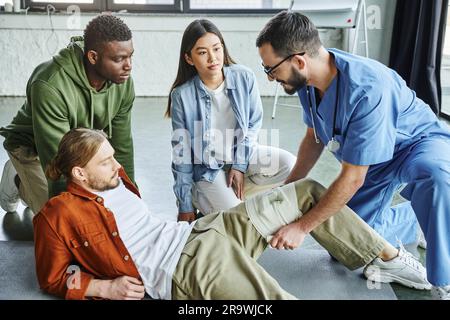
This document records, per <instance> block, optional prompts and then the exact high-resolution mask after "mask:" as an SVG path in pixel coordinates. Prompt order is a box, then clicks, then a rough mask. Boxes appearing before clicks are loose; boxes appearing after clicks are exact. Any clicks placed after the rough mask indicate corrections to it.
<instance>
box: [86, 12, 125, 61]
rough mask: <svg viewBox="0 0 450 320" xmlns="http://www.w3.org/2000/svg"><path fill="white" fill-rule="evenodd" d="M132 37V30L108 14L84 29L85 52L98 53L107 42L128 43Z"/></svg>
mask: <svg viewBox="0 0 450 320" xmlns="http://www.w3.org/2000/svg"><path fill="white" fill-rule="evenodd" d="M131 37H132V35H131V30H130V29H129V28H128V26H127V25H126V24H125V23H124V22H123V21H122V20H121V19H119V18H117V17H115V16H112V15H107V14H103V15H99V16H97V17H95V18H94V19H92V20H91V21H90V22H89V23H88V25H87V26H86V29H84V48H85V49H84V50H85V52H88V51H89V50H95V51H98V50H100V49H101V48H102V46H103V44H104V43H106V42H112V41H128V40H130V39H131Z"/></svg>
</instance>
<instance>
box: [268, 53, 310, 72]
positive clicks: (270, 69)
mask: <svg viewBox="0 0 450 320" xmlns="http://www.w3.org/2000/svg"><path fill="white" fill-rule="evenodd" d="M305 53H306V52H297V53H293V54H290V55H288V56H287V57H286V58H284V59H283V60H281V61H280V62H278V63H277V64H276V65H274V66H273V67H268V66H265V65H264V63H262V66H263V68H264V72H265V73H266V74H267V75H268V76H269V77H272V78H273V77H274V76H273V73H272V72H273V71H274V70H275V69H276V68H278V67H279V66H280V65H281V64H282V63H283V62H285V61H286V60H288V59H290V58H292V57H293V56H297V55H298V56H302V55H304V54H305Z"/></svg>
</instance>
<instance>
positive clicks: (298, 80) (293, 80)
mask: <svg viewBox="0 0 450 320" xmlns="http://www.w3.org/2000/svg"><path fill="white" fill-rule="evenodd" d="M291 70H292V73H291V76H290V77H289V79H288V80H287V81H279V82H280V83H284V84H287V85H288V86H289V87H290V88H286V87H283V89H284V91H285V92H286V93H287V94H289V95H292V94H294V93H296V92H297V91H298V90H300V89H302V88H303V87H304V86H306V82H307V79H306V77H304V76H303V75H302V74H301V73H300V72H299V71H297V70H296V69H294V68H291Z"/></svg>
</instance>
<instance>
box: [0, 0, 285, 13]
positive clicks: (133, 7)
mask: <svg viewBox="0 0 450 320" xmlns="http://www.w3.org/2000/svg"><path fill="white" fill-rule="evenodd" d="M23 1H25V7H30V8H31V9H32V10H46V6H47V5H48V4H51V5H53V6H54V7H55V8H56V9H57V10H66V9H67V7H68V6H70V5H72V4H75V5H78V6H79V7H80V9H81V10H82V11H97V12H98V11H105V10H110V11H121V10H126V11H129V12H193V13H206V12H214V13H265V12H266V13H274V12H278V11H280V10H283V9H287V8H289V6H290V4H291V0H78V1H70V0H53V1H45V0H23ZM2 2H3V3H4V2H5V0H0V4H1V3H2Z"/></svg>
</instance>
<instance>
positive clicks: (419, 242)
mask: <svg viewBox="0 0 450 320" xmlns="http://www.w3.org/2000/svg"><path fill="white" fill-rule="evenodd" d="M418 229H419V231H418V233H419V234H418V240H417V246H418V247H420V248H422V249H425V250H426V249H427V240H425V235H424V234H423V231H422V229H421V228H420V227H419V228H418Z"/></svg>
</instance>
